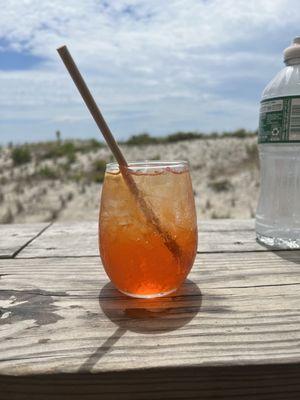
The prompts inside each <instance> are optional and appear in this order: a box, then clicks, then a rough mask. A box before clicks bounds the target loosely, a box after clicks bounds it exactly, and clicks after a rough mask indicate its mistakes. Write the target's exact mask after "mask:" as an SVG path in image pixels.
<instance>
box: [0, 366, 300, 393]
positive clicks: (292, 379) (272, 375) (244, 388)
mask: <svg viewBox="0 0 300 400" xmlns="http://www.w3.org/2000/svg"><path fill="white" fill-rule="evenodd" d="M200 372H201V373H200ZM299 375H300V374H299V366H298V365H284V364H283V365H276V366H268V367H267V368H266V367H265V366H247V367H245V366H238V367H228V368H226V369H224V368H222V367H213V368H209V367H208V368H206V369H205V370H201V371H199V369H197V367H191V368H188V369H186V368H173V369H155V370H153V369H147V368H144V369H143V370H142V371H126V372H121V371H119V372H118V373H111V374H102V375H101V377H99V375H98V374H90V375H86V374H85V375H83V374H62V375H47V376H45V375H35V376H28V377H1V376H0V393H1V394H2V396H3V399H11V400H28V399H30V400H41V399H55V400H69V399H71V400H73V399H90V400H96V399H97V400H98V399H101V400H102V399H104V400H116V399H118V400H162V399H166V400H174V399H175V400H176V399H181V400H192V399H193V400H198V399H201V400H202V399H219V400H232V399H241V400H250V399H252V400H288V399H294V400H298V399H299V394H300V379H299Z"/></svg>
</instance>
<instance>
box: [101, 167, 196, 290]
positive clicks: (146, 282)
mask: <svg viewBox="0 0 300 400" xmlns="http://www.w3.org/2000/svg"><path fill="white" fill-rule="evenodd" d="M127 173H129V174H130V175H131V176H132V178H133V180H134V181H135V184H136V186H137V188H138V189H139V191H140V193H141V195H142V196H143V199H144V200H145V202H146V204H147V207H148V208H151V209H152V210H153V212H154V213H155V214H156V217H157V218H158V220H159V224H160V226H161V228H162V229H163V231H164V232H167V233H168V236H169V237H171V238H172V241H174V242H176V245H178V248H179V252H175V253H174V252H173V251H172V249H170V246H168V245H166V243H165V240H164V237H163V235H161V234H160V233H159V232H158V231H157V229H156V228H155V226H153V224H151V223H150V222H149V220H148V219H147V216H146V215H145V213H144V212H143V210H142V208H141V206H140V204H139V203H138V202H137V199H136V197H135V196H134V195H133V194H132V192H131V191H130V189H129V187H128V184H127V183H126V182H125V181H124V179H123V176H122V174H121V173H120V170H119V167H118V165H117V164H114V163H113V164H108V165H107V168H106V173H105V179H104V184H103V190H102V197H101V209H100V219H99V246H100V255H101V259H102V262H103V265H104V268H105V270H106V272H107V275H108V276H109V278H110V279H111V281H112V282H113V284H114V285H115V286H116V287H117V289H119V290H120V291H121V292H123V293H125V294H127V295H130V296H134V297H156V296H163V295H166V294H168V293H171V292H173V291H175V290H176V289H178V287H179V286H180V285H181V283H182V282H183V281H184V280H185V278H186V277H187V275H188V273H189V271H190V269H191V267H192V265H193V262H194V259H195V255H196V250H197V221H196V211H195V203H194V196H193V190H192V184H191V178H190V174H189V167H188V164H187V163H186V162H184V161H180V162H165V163H164V162H140V163H129V168H128V170H127Z"/></svg>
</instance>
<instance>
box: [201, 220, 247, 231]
mask: <svg viewBox="0 0 300 400" xmlns="http://www.w3.org/2000/svg"><path fill="white" fill-rule="evenodd" d="M198 226H199V230H200V231H202V232H220V231H253V230H254V226H255V220H254V219H253V218H252V219H208V220H198Z"/></svg>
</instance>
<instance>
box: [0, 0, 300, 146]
mask: <svg viewBox="0 0 300 400" xmlns="http://www.w3.org/2000/svg"><path fill="white" fill-rule="evenodd" d="M297 5H298V2H296V0H294V1H293V0H290V1H288V0H253V1H251V2H245V1H242V0H236V1H234V0H212V1H199V0H170V1H164V2H162V1H161V0H139V1H138V0H107V1H100V0H99V1H96V0H85V1H80V0H77V1H74V0H72V1H70V0H52V1H43V2H41V1H40V0H7V1H5V2H3V4H1V14H0V38H1V37H2V38H3V39H5V43H7V46H8V47H9V48H11V49H13V50H15V51H20V52H25V53H28V54H32V55H34V56H38V57H42V58H43V59H44V61H43V62H42V63H41V64H39V65H37V66H36V67H35V69H34V70H30V71H1V72H0V87H1V92H0V106H1V108H0V117H1V118H2V119H3V120H11V119H15V120H16V121H19V122H21V121H26V120H27V121H33V120H42V119H44V120H45V121H47V123H48V125H47V129H55V128H54V126H57V125H58V124H59V123H63V124H64V125H63V127H64V129H66V130H67V131H68V132H69V133H70V134H71V133H72V132H75V131H76V130H77V131H78V129H82V127H84V121H86V120H87V112H86V110H85V108H84V107H83V105H82V101H81V99H80V98H79V95H78V94H77V93H76V91H75V89H74V87H73V83H72V82H71V80H70V78H69V77H68V76H67V73H66V71H65V70H64V67H63V65H62V63H61V61H60V60H59V58H58V55H57V53H56V51H55V49H56V48H57V47H58V46H59V45H61V44H67V45H68V46H69V48H70V50H71V51H72V54H73V55H74V58H75V60H76V61H77V62H78V65H79V67H80V69H81V70H82V71H83V73H84V75H85V76H86V79H87V82H88V84H89V85H90V87H91V89H92V91H93V93H95V96H96V98H97V100H98V101H99V102H100V104H101V105H102V108H103V111H104V113H105V115H106V116H107V118H108V120H109V121H110V122H111V123H112V126H113V128H114V129H115V130H116V132H117V134H119V136H122V135H124V134H126V133H128V132H135V131H139V130H142V129H146V130H149V131H153V132H154V133H155V132H167V131H174V130H176V129H184V127H185V126H186V129H199V130H204V131H205V130H212V129H222V128H224V129H234V128H236V127H238V126H242V125H243V124H245V125H247V126H246V127H249V128H255V124H256V122H255V121H256V114H255V113H256V112H257V100H258V97H259V90H260V89H261V88H260V87H258V97H257V100H253V99H251V98H247V96H245V98H243V99H238V98H235V99H234V98H227V97H226V96H225V95H224V94H223V95H222V90H223V88H224V87H225V85H230V82H231V81H232V82H233V83H234V82H235V81H236V80H237V79H240V80H242V79H245V85H246V84H247V81H248V80H251V79H252V80H260V79H262V78H263V80H264V81H265V83H267V80H268V79H270V78H271V77H272V75H270V76H268V74H269V73H271V74H273V70H274V65H275V66H276V68H277V66H280V63H281V59H280V57H281V55H280V53H278V49H276V52H275V50H274V52H273V53H272V51H271V52H267V53H265V52H264V50H265V49H266V48H268V45H269V44H270V47H271V45H272V46H273V48H275V47H274V45H273V44H272V40H273V38H276V37H277V36H276V32H278V31H282V32H287V31H288V30H289V29H290V28H291V27H292V26H294V27H295V28H296V27H297V26H298V25H299V22H300V18H299V17H298V14H297V13H296V12H295V11H294V10H295V8H296V7H297ZM288 33H289V31H288ZM295 33H297V32H295ZM287 40H288V41H290V40H291V37H287ZM262 41H265V45H262V46H261V48H260V45H261V42H262ZM0 43H1V42H0ZM286 44H287V43H286ZM3 47H5V46H4V45H2V44H1V48H2V51H3ZM241 90H242V89H241ZM217 107H219V108H220V109H221V112H220V115H219V117H218V118H216V116H215V115H214V116H213V117H212V116H211V114H210V113H209V110H211V109H215V108H217ZM226 113H227V114H226ZM229 116H230V117H229ZM78 121H83V122H82V124H83V125H80V126H79V125H78V123H77V122H78ZM11 124H13V122H11ZM90 126H91V125H89V129H90ZM3 127H5V129H6V130H7V125H5V126H4V125H3ZM19 129H20V127H19V125H18V128H15V131H16V132H18V130H19ZM45 129H46V128H45ZM11 130H12V131H13V128H11ZM95 131H96V129H95ZM95 131H94V132H95ZM2 132H3V130H2V128H1V125H0V140H1V135H2ZM77 133H78V134H79V132H77Z"/></svg>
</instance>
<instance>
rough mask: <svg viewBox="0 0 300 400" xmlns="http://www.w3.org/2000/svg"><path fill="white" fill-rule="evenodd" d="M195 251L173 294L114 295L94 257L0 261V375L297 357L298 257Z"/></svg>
mask: <svg viewBox="0 0 300 400" xmlns="http://www.w3.org/2000/svg"><path fill="white" fill-rule="evenodd" d="M282 253H284V254H281V253H280V254H279V253H278V254H274V253H272V252H265V253H248V254H247V256H245V254H243V253H229V254H226V258H225V257H224V255H222V254H205V255H198V260H197V263H196V265H195V267H194V269H193V271H192V273H191V274H190V280H189V281H187V282H186V283H185V285H184V286H183V288H182V289H181V291H179V292H178V293H176V294H175V295H174V296H171V297H169V298H162V299H160V300H155V301H147V300H135V299H130V298H127V297H125V296H123V295H121V294H120V293H119V292H117V291H115V289H114V288H113V287H112V285H110V284H108V280H107V278H106V276H105V273H104V271H103V270H102V269H101V267H100V265H99V261H98V260H97V259H96V258H66V259H59V258H58V259H55V258H50V259H45V260H43V263H41V260H38V259H32V260H21V259H20V260H18V259H14V260H9V261H1V263H0V270H1V273H3V276H2V279H1V288H2V290H1V303H0V306H1V312H2V318H1V319H0V321H1V330H0V337H1V344H0V373H1V374H8V375H28V374H49V373H77V372H81V373H87V372H97V373H103V372H113V371H120V370H121V371H127V370H131V369H134V370H140V369H143V368H145V367H147V368H154V369H156V368H174V367H183V366H186V367H195V366H197V368H206V367H208V366H210V367H211V366H216V367H217V366H221V365H223V366H237V365H244V366H246V365H259V364H270V365H274V364H275V365H277V364H290V363H299V362H300V347H299V341H300V311H299V309H300V292H299V288H300V269H299V263H300V253H298V252H297V251H293V252H290V255H289V259H286V258H283V256H284V257H286V252H282Z"/></svg>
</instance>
